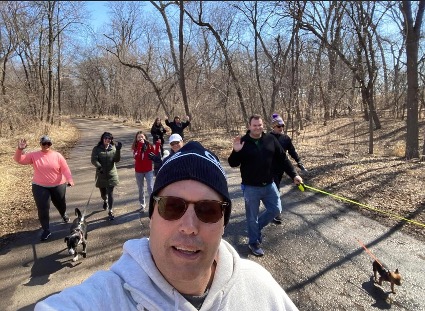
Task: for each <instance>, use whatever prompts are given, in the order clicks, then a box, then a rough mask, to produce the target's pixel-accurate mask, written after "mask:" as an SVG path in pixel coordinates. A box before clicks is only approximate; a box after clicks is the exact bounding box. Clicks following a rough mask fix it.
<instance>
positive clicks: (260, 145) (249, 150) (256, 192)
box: [228, 115, 302, 256]
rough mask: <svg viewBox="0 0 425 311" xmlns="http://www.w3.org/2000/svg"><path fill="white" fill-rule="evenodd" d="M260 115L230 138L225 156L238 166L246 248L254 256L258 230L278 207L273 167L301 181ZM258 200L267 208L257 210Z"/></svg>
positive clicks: (260, 253)
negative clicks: (247, 127)
mask: <svg viewBox="0 0 425 311" xmlns="http://www.w3.org/2000/svg"><path fill="white" fill-rule="evenodd" d="M263 129H264V128H263V120H262V118H261V116H260V115H253V116H251V117H250V118H249V130H248V132H247V133H246V135H245V136H243V137H242V138H241V137H240V136H237V137H235V138H234V140H233V150H232V153H231V154H230V156H229V158H228V162H229V165H230V166H231V167H238V166H240V171H241V177H242V184H241V188H242V191H243V195H244V199H245V211H246V218H247V225H248V238H249V242H248V243H249V249H250V250H251V252H252V253H253V254H254V255H255V256H263V255H264V251H263V250H262V249H261V247H260V244H261V241H262V238H261V230H262V229H263V228H264V227H265V226H267V225H268V224H269V223H270V222H271V221H272V220H273V218H274V217H275V216H277V215H278V214H279V213H280V211H281V202H280V195H279V191H278V189H277V187H276V184H275V183H274V182H273V168H274V167H275V166H276V165H280V166H281V167H282V169H283V170H284V171H285V172H286V173H287V174H288V175H289V176H290V177H291V178H292V179H293V180H294V183H295V184H300V183H302V178H301V177H300V176H298V175H297V173H296V171H295V169H294V167H293V166H292V164H291V162H290V161H289V159H288V158H287V156H286V153H285V151H284V150H283V149H282V147H281V146H280V144H279V142H278V141H277V139H276V138H275V137H274V136H273V135H270V134H266V133H264V132H263ZM260 201H262V202H263V204H264V206H265V208H266V210H265V211H263V212H262V213H259V208H260Z"/></svg>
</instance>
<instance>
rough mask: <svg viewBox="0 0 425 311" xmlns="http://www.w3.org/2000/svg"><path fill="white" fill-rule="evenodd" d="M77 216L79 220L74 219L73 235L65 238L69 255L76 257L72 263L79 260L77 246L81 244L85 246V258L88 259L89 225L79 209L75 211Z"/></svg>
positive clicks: (83, 253)
mask: <svg viewBox="0 0 425 311" xmlns="http://www.w3.org/2000/svg"><path fill="white" fill-rule="evenodd" d="M75 216H77V218H76V219H74V221H73V223H72V225H71V229H70V231H71V233H70V235H68V236H67V237H66V238H65V243H66V245H67V247H68V254H70V255H74V258H72V261H77V260H78V252H77V246H78V245H79V244H83V252H82V255H83V257H84V258H86V256H87V253H86V249H87V223H86V220H85V218H84V216H82V215H81V212H80V210H79V209H78V208H76V209H75Z"/></svg>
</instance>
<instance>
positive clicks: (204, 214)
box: [153, 196, 229, 223]
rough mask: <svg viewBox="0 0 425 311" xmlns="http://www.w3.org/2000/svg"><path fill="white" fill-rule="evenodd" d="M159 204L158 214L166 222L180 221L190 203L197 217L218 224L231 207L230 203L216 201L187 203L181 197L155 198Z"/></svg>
mask: <svg viewBox="0 0 425 311" xmlns="http://www.w3.org/2000/svg"><path fill="white" fill-rule="evenodd" d="M153 199H154V200H155V201H156V202H157V203H158V214H159V215H160V216H161V217H162V218H164V219H165V220H177V219H180V218H181V217H182V216H183V215H184V213H186V210H187V208H188V206H189V204H190V203H193V204H194V208H195V214H196V217H198V219H199V220H200V221H202V222H205V223H216V222H217V221H219V220H220V219H221V218H222V217H223V211H224V209H225V208H226V207H228V206H229V203H228V202H223V201H216V200H201V201H197V202H190V201H186V200H184V199H182V198H179V197H172V196H170V197H167V196H158V197H157V196H154V197H153Z"/></svg>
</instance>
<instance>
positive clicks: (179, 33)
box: [0, 1, 425, 159]
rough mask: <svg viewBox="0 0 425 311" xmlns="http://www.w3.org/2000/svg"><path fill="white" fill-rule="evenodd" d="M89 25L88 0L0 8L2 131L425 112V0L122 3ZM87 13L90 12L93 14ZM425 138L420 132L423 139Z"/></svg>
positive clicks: (413, 123) (238, 125) (413, 125)
mask: <svg viewBox="0 0 425 311" xmlns="http://www.w3.org/2000/svg"><path fill="white" fill-rule="evenodd" d="M109 8H110V22H109V23H107V24H105V25H104V26H103V27H102V28H101V29H95V30H93V29H91V28H90V26H89V22H88V20H89V19H90V14H89V12H88V10H87V8H86V6H85V2H84V1H82V2H73V1H2V2H0V14H1V15H0V68H1V74H0V94H1V95H0V98H1V99H0V136H5V135H10V134H11V133H15V132H17V131H19V130H21V129H22V127H24V126H25V124H26V123H28V122H31V120H40V121H45V122H48V123H50V124H53V123H55V124H60V122H61V116H62V115H77V114H78V115H86V116H94V117H98V116H106V115H115V116H119V117H122V118H131V119H133V120H138V119H145V120H146V119H147V120H152V122H153V120H154V119H155V117H156V116H161V117H164V116H165V115H167V116H170V117H173V116H174V115H189V116H190V117H191V119H192V120H193V122H192V127H193V129H194V130H196V129H199V128H207V129H213V128H225V129H226V130H227V131H231V130H236V129H238V130H240V129H242V128H244V127H245V124H246V120H247V119H248V117H249V115H251V114H253V113H260V114H262V115H263V116H265V119H266V120H268V118H269V116H271V114H272V113H274V112H278V113H281V114H282V115H283V116H284V118H285V119H286V122H287V125H288V126H287V127H286V129H287V130H288V129H289V130H293V131H294V132H296V131H299V130H302V129H303V128H304V127H305V126H308V124H309V123H311V122H322V123H324V124H326V122H327V121H328V120H330V119H331V118H338V117H339V116H353V118H354V116H359V115H361V116H363V118H364V120H365V122H369V153H370V154H373V139H374V135H373V133H374V130H375V129H379V128H380V127H381V122H380V118H381V117H382V116H384V115H385V116H390V117H392V118H394V119H401V120H406V122H407V123H406V124H407V132H406V140H405V144H406V148H405V150H406V151H405V157H406V159H412V158H418V157H420V156H421V155H424V154H425V143H424V145H423V147H422V150H420V147H419V139H420V137H419V135H420V132H419V127H418V120H419V119H421V118H425V66H424V65H425V54H424V52H425V50H424V43H423V42H424V40H423V35H422V20H423V13H424V8H425V1H220V2H218V1H217V2H214V1H206V2H205V1H190V2H186V1H150V2H137V1H122V2H110V3H109ZM93 18H95V16H94V17H93ZM421 138H422V137H421Z"/></svg>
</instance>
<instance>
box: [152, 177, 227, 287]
mask: <svg viewBox="0 0 425 311" xmlns="http://www.w3.org/2000/svg"><path fill="white" fill-rule="evenodd" d="M159 196H176V197H180V198H183V199H185V200H186V201H191V202H196V201H199V200H218V201H221V200H222V198H221V196H220V195H219V194H218V193H217V192H215V191H214V190H212V189H211V188H210V187H208V186H206V185H204V184H202V183H200V182H197V181H194V180H182V181H178V182H175V183H173V184H171V185H168V186H167V187H165V188H164V189H163V190H161V191H160V193H159ZM223 233H224V218H223V217H222V218H221V219H220V220H219V221H218V222H216V223H204V222H202V221H201V220H199V219H198V217H197V216H196V214H195V210H194V208H193V204H192V203H190V204H189V206H188V208H187V210H186V212H185V214H184V215H183V216H182V217H181V218H180V219H177V220H172V221H168V220H165V219H164V218H162V217H161V216H160V215H159V214H158V204H157V203H156V204H155V208H154V211H153V214H152V217H151V220H150V238H149V245H150V249H151V252H152V257H153V259H154V261H155V264H156V266H157V267H158V269H159V271H160V272H161V273H162V275H163V276H164V277H165V279H166V280H167V281H168V282H169V283H170V284H171V285H173V286H176V284H182V283H185V284H191V282H206V283H205V284H207V283H208V281H209V280H210V277H211V273H212V270H211V269H212V264H213V261H214V259H216V257H217V250H218V247H219V244H220V241H221V237H222V235H223ZM197 284H198V283H197ZM188 294H190V293H188Z"/></svg>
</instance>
